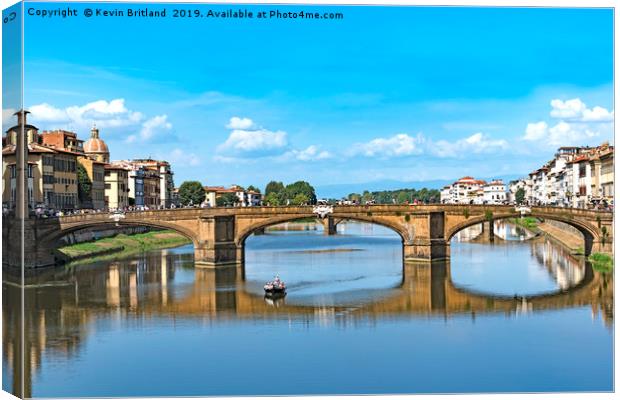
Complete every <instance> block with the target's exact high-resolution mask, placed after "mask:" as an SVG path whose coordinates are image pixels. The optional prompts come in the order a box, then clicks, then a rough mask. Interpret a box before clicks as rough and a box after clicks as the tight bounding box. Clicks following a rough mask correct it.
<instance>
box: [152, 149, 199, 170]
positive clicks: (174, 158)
mask: <svg viewBox="0 0 620 400" xmlns="http://www.w3.org/2000/svg"><path fill="white" fill-rule="evenodd" d="M161 159H162V160H166V161H168V162H170V163H171V164H172V165H174V166H181V167H186V166H190V167H195V166H198V165H200V164H201V163H202V160H201V159H200V157H198V156H197V155H196V154H194V153H188V152H186V151H184V150H181V149H179V148H176V149H173V150H172V151H171V152H170V153H169V154H167V155H166V156H162V157H161Z"/></svg>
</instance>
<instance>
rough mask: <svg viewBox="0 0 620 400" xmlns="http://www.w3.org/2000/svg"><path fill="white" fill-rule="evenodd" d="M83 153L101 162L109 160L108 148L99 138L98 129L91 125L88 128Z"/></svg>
mask: <svg viewBox="0 0 620 400" xmlns="http://www.w3.org/2000/svg"><path fill="white" fill-rule="evenodd" d="M84 153H86V155H88V156H90V157H91V158H94V159H95V160H97V161H101V162H106V163H107V162H110V150H108V145H107V144H105V142H104V141H103V140H102V139H99V129H97V127H96V126H93V129H91V130H90V139H88V140H87V141H86V142H85V143H84Z"/></svg>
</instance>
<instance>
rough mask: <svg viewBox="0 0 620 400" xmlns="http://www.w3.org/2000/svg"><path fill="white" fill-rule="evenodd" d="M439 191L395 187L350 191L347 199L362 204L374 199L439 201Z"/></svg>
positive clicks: (377, 200) (378, 202)
mask: <svg viewBox="0 0 620 400" xmlns="http://www.w3.org/2000/svg"><path fill="white" fill-rule="evenodd" d="M440 195H441V193H440V192H439V190H437V189H427V188H422V189H397V190H381V191H375V192H369V191H368V190H365V191H364V192H363V193H362V194H360V193H350V194H349V195H348V196H347V199H348V200H350V201H356V202H358V203H360V204H364V203H366V202H369V201H374V202H375V203H377V204H404V203H414V202H420V203H439V201H440Z"/></svg>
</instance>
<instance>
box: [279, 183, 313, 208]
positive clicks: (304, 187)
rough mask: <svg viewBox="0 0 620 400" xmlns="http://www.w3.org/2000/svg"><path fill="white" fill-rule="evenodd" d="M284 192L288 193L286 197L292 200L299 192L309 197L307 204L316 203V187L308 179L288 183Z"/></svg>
mask: <svg viewBox="0 0 620 400" xmlns="http://www.w3.org/2000/svg"><path fill="white" fill-rule="evenodd" d="M284 192H285V194H286V199H287V200H290V201H291V202H292V201H293V200H294V199H295V198H296V197H297V195H298V194H303V195H305V196H306V198H307V201H306V203H305V204H316V193H315V192H314V188H313V187H312V185H310V184H309V183H308V182H306V181H297V182H295V183H291V184H290V185H286V187H285V188H284ZM299 199H300V198H299Z"/></svg>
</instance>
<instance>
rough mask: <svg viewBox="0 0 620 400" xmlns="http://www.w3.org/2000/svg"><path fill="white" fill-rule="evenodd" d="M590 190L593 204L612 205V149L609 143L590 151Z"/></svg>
mask: <svg viewBox="0 0 620 400" xmlns="http://www.w3.org/2000/svg"><path fill="white" fill-rule="evenodd" d="M589 161H590V173H591V180H590V188H591V192H590V193H591V194H592V197H591V202H592V203H593V204H601V203H603V204H604V203H607V204H613V199H614V147H613V146H610V145H609V143H603V144H602V145H601V146H599V147H596V148H594V149H592V150H591V153H590V158H589Z"/></svg>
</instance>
